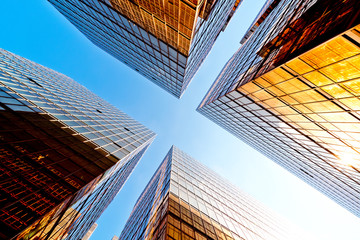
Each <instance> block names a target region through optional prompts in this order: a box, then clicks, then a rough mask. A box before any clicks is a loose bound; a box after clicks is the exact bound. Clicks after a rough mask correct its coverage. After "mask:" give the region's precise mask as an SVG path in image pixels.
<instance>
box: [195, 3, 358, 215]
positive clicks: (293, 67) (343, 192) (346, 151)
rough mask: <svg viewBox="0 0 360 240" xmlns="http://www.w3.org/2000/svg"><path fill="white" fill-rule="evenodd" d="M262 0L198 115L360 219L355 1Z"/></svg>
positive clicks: (205, 98) (356, 12) (356, 7)
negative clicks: (263, 9) (235, 50)
mask: <svg viewBox="0 0 360 240" xmlns="http://www.w3.org/2000/svg"><path fill="white" fill-rule="evenodd" d="M265 4H266V6H268V9H267V10H266V11H262V14H261V15H259V16H258V17H257V19H255V21H254V24H253V26H251V27H250V28H249V31H248V33H247V34H245V36H244V38H243V39H242V43H243V45H242V46H241V47H240V48H239V50H238V51H237V52H236V53H235V54H234V55H233V56H232V58H231V59H230V60H229V61H228V62H227V63H226V65H225V66H224V68H223V69H222V71H221V73H220V74H219V75H218V77H217V79H216V81H215V82H214V84H213V85H212V87H211V88H210V90H209V91H208V93H207V94H206V96H205V97H204V99H203V100H202V102H201V103H200V105H199V107H198V109H197V111H198V112H200V113H201V114H203V115H204V116H206V117H207V118H209V119H211V120H212V121H214V122H215V123H217V124H218V125H220V126H221V127H223V128H224V129H226V130H227V131H229V132H230V133H232V134H234V135H235V136H237V137H238V138H240V139H241V140H243V141H244V142H245V143H247V144H248V145H250V146H252V147H253V148H255V149H256V150H258V151H259V152H261V153H263V154H264V155H265V156H267V157H269V158H270V159H272V160H273V161H275V162H276V163H278V164H280V165H281V166H283V167H284V168H285V169H287V170H289V171H290V172H292V173H293V174H295V175H296V176H298V177H299V178H301V179H303V180H304V181H305V182H307V183H309V184H310V185H311V186H313V187H315V188H316V189H318V190H319V191H321V192H322V193H324V194H325V195H327V196H328V197H330V198H331V199H333V200H334V201H335V202H337V203H338V204H340V205H341V206H343V207H344V208H346V209H347V210H349V211H350V212H352V213H353V214H355V215H356V216H358V217H360V141H359V139H360V130H359V129H360V115H359V112H358V110H360V99H359V96H360V87H359V86H360V84H359V78H360V68H359V66H360V62H359V58H360V25H359V24H360V17H359V15H360V2H359V1H355V0H347V1H341V2H339V1H335V0H326V1H316V0H303V1H286V0H273V1H267V2H266V3H265ZM340 13H341V14H340ZM295 30H296V31H295Z"/></svg>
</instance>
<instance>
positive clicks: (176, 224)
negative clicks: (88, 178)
mask: <svg viewBox="0 0 360 240" xmlns="http://www.w3.org/2000/svg"><path fill="white" fill-rule="evenodd" d="M120 239H122V240H141V239H179V240H181V239H183V240H188V239H189V240H190V239H197V240H206V239H223V240H225V239H227V240H231V239H234V240H250V239H263V240H274V239H277V240H280V239H283V240H289V239H291V240H296V239H311V238H310V237H309V236H306V235H305V234H303V233H301V232H300V231H299V230H297V229H296V228H295V227H293V226H292V225H290V224H288V223H287V221H285V220H284V219H282V218H280V217H279V216H277V215H276V214H275V213H273V212H272V211H270V210H268V209H266V208H265V207H264V206H262V205H261V204H260V203H258V202H257V201H256V200H254V199H253V198H251V197H249V196H248V195H246V194H245V193H243V192H241V191H240V190H239V189H237V188H236V187H235V186H234V185H232V184H231V183H229V182H228V181H227V180H225V179H224V178H222V177H220V176H219V175H218V174H216V173H215V172H213V171H212V170H210V169H209V168H207V167H206V166H204V165H202V164H201V163H199V162H198V161H196V160H195V159H193V158H192V157H190V156H189V155H187V154H186V153H184V152H182V151H181V150H179V149H178V148H176V147H174V146H173V147H172V148H171V149H170V151H169V152H168V154H167V155H166V156H165V158H164V160H163V162H162V163H161V164H160V166H159V168H158V169H157V171H156V172H155V174H154V175H153V177H152V178H151V180H150V182H149V183H148V185H147V186H146V188H145V190H144V191H143V193H142V194H141V196H140V197H139V199H138V200H137V202H136V204H135V206H134V209H133V211H132V213H131V215H130V218H129V219H128V221H127V222H126V225H125V228H124V230H123V231H122V233H121V235H120Z"/></svg>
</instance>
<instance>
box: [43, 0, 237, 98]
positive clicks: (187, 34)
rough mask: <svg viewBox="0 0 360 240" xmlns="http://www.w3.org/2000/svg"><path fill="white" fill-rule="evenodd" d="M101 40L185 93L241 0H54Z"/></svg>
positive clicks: (92, 37)
mask: <svg viewBox="0 0 360 240" xmlns="http://www.w3.org/2000/svg"><path fill="white" fill-rule="evenodd" d="M49 2H50V3H51V4H53V5H54V6H55V7H56V9H58V10H59V12H60V13H62V14H63V15H64V16H65V17H66V18H67V19H68V20H69V21H70V22H71V23H72V24H74V25H75V26H76V27H77V28H78V29H79V31H81V32H82V33H83V34H84V35H85V36H86V37H87V38H88V39H89V40H90V41H92V42H93V43H94V44H95V45H97V46H98V47H100V48H101V49H103V50H105V51H106V52H108V53H109V54H111V55H112V56H114V57H115V58H117V59H119V60H120V61H122V62H123V63H125V64H127V65H128V66H129V67H131V68H132V69H134V70H135V71H138V72H139V73H140V74H142V75H143V76H145V77H146V78H148V79H149V80H151V81H152V82H154V83H155V84H157V85H158V86H160V87H162V88H163V89H165V90H166V91H168V92H169V93H171V94H172V95H174V96H176V97H178V98H180V97H181V95H182V94H183V92H184V91H185V90H186V88H187V86H188V84H189V83H190V81H191V79H192V78H193V77H194V75H195V73H196V71H197V70H198V69H199V67H200V65H201V63H202V62H203V61H204V59H205V58H206V56H207V55H208V53H209V52H210V50H211V48H212V46H213V45H214V43H215V40H216V39H217V37H218V35H219V34H220V32H221V31H222V30H224V29H225V27H226V25H227V24H228V22H229V21H230V19H231V17H232V16H233V14H234V12H235V10H236V9H237V7H238V5H239V4H240V2H241V0H205V1H198V0H175V1H174V0H166V1H162V0H161V1H160V0H150V1H149V0H134V1H133V0H86V1H83V0H49Z"/></svg>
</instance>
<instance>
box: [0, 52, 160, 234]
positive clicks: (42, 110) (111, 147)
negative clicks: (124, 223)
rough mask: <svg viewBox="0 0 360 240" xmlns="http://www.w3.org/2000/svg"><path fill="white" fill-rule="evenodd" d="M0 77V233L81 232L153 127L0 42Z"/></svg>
mask: <svg viewBox="0 0 360 240" xmlns="http://www.w3.org/2000/svg"><path fill="white" fill-rule="evenodd" d="M0 80H1V81H0V159H1V161H0V172H1V174H0V176H1V181H0V196H1V197H0V199H1V206H0V229H2V231H1V232H0V239H29V240H30V239H33V240H35V239H65V238H67V239H81V238H82V237H83V236H84V235H85V234H86V233H87V232H88V230H89V229H90V227H91V226H93V225H94V222H95V221H96V219H97V218H98V217H99V216H100V214H101V213H102V212H103V211H104V210H105V208H106V207H107V206H108V205H109V203H110V202H111V201H112V199H113V198H114V197H115V195H116V194H117V193H118V192H119V190H120V189H121V187H122V186H123V184H124V183H125V181H126V180H127V178H128V177H129V175H130V174H131V172H132V170H133V169H134V167H135V166H136V164H137V163H138V162H139V160H140V158H141V157H142V155H143V154H144V152H145V151H146V149H147V148H148V146H149V145H150V144H151V142H152V141H153V139H154V137H155V133H154V132H152V131H151V130H149V129H148V128H146V127H145V126H143V125H142V124H140V123H138V122H137V121H135V120H134V119H132V118H130V117H129V116H127V115H126V114H124V113H123V112H121V111H120V110H118V109H117V108H115V107H114V106H112V105H110V104H109V103H108V102H106V101H104V100H103V99H101V98H100V97H98V96H96V95H95V94H94V93H92V92H90V91H89V90H88V89H86V88H85V87H84V86H82V85H80V84H78V83H77V82H75V81H74V80H72V79H71V78H69V77H67V76H65V75H63V74H60V73H58V72H55V71H53V70H51V69H49V68H46V67H44V66H41V65H39V64H36V63H34V62H32V61H29V60H27V59H25V58H22V57H20V56H17V55H15V54H12V53H10V52H8V51H5V50H2V49H0ZM4 229H6V230H5V231H3V230H4Z"/></svg>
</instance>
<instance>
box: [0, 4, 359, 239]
mask: <svg viewBox="0 0 360 240" xmlns="http://www.w3.org/2000/svg"><path fill="white" fill-rule="evenodd" d="M263 3H264V0H244V2H243V4H242V6H240V8H239V10H238V11H237V12H236V14H235V16H234V17H233V19H232V20H231V22H230V24H229V25H228V27H227V28H226V30H225V32H223V33H221V34H220V36H219V38H218V40H217V42H216V44H215V45H214V47H213V49H212V51H211V53H210V54H209V56H208V58H207V59H206V60H205V62H204V63H203V65H202V67H201V68H200V70H199V71H198V73H197V75H196V76H195V78H194V79H193V81H192V83H191V84H190V86H189V87H188V89H187V90H186V92H185V93H184V95H183V97H182V99H180V100H178V99H176V98H175V97H173V96H171V95H170V94H168V93H167V92H165V91H164V90H162V89H161V88H159V87H157V86H156V85H155V84H153V83H151V82H150V81H149V80H147V79H145V78H144V77H142V76H141V75H139V74H137V72H135V71H133V70H131V69H130V68H128V67H126V66H125V65H124V64H122V63H121V62H119V61H117V60H116V59H114V58H113V57H111V56H110V55H108V54H107V53H105V52H103V51H102V50H101V49H99V48H97V47H96V46H94V45H93V44H92V43H91V42H90V41H89V40H87V39H86V38H85V37H84V36H83V35H82V34H81V33H80V32H79V31H77V30H76V28H75V27H73V26H72V25H71V24H70V23H69V22H68V21H67V20H66V19H65V18H64V17H63V16H62V15H61V14H60V13H58V12H57V11H56V10H55V8H53V7H52V6H51V5H50V4H49V3H48V2H47V1H45V0H31V1H29V0H16V1H15V0H2V1H1V9H2V11H1V12H2V14H1V15H0V19H1V21H0V29H1V37H0V47H1V48H3V49H6V50H8V51H11V52H13V53H15V54H18V55H20V56H23V57H25V58H28V59H30V60H32V61H35V62H37V63H40V64H42V65H44V66H47V67H49V68H52V69H54V70H56V71H58V72H61V73H63V74H65V75H68V76H69V77H71V78H73V79H74V80H76V81H78V82H79V83H81V84H83V85H85V86H86V87H87V88H89V89H90V90H91V91H93V92H94V93H96V94H98V95H99V96H101V97H102V98H104V99H105V100H107V101H109V102H110V103H112V104H113V105H115V106H117V107H118V108H119V109H120V110H122V111H124V112H126V113H127V114H129V115H130V116H132V117H133V118H135V119H136V120H138V121H140V122H141V123H143V124H144V125H146V126H147V127H149V128H151V129H152V130H153V131H155V132H156V133H157V138H156V139H155V141H154V142H153V144H152V145H151V146H150V148H149V150H148V151H147V152H146V154H145V156H144V157H143V158H142V160H141V161H140V163H139V165H138V166H137V168H136V169H135V171H134V172H133V174H132V175H131V176H130V178H129V180H128V181H127V183H126V184H125V186H124V187H123V189H122V190H121V192H120V193H119V194H118V196H117V197H116V199H115V200H114V201H113V203H112V204H111V205H110V206H109V207H108V209H107V210H106V211H105V212H104V214H103V215H102V217H101V218H100V219H99V220H98V221H97V223H98V224H99V226H98V228H97V229H96V230H95V232H94V234H93V236H92V237H91V240H102V239H109V240H110V239H111V237H112V236H113V235H119V234H120V232H121V230H122V228H123V226H124V224H125V222H126V220H127V218H128V216H129V214H130V212H131V210H132V207H133V205H134V204H135V201H136V199H137V198H138V196H139V195H140V193H141V192H142V190H143V188H144V187H145V185H146V184H147V182H148V181H149V179H150V178H151V176H152V174H153V173H154V171H155V170H156V168H157V167H158V165H159V163H160V162H161V161H162V159H163V158H164V156H165V155H166V153H167V152H168V150H169V149H170V147H171V145H173V144H174V145H176V146H178V147H179V148H180V149H182V150H183V151H185V152H187V153H188V154H190V155H191V156H193V157H194V158H195V159H197V160H199V161H201V162H203V163H204V164H206V165H207V166H209V167H210V168H212V169H214V170H215V171H216V172H218V173H219V174H220V175H222V176H224V177H226V178H227V179H229V180H230V181H231V182H233V183H234V184H236V185H237V186H238V187H239V188H240V189H242V190H244V191H246V192H248V193H249V194H250V195H252V196H254V197H255V198H257V199H258V200H259V201H261V202H263V203H264V204H265V205H266V206H268V207H270V208H272V209H273V210H275V211H276V212H278V213H280V214H281V215H283V216H285V217H286V218H288V219H289V220H290V221H291V222H293V223H295V224H296V225H298V226H299V227H300V228H302V229H304V230H305V231H308V232H309V233H311V234H313V235H314V236H317V237H318V239H326V240H335V239H336V240H339V239H341V240H342V239H346V240H355V239H356V240H358V239H359V236H360V219H359V218H357V217H355V216H353V215H352V214H351V213H349V212H347V211H346V210H345V209H343V208H341V207H340V206H338V205H337V204H335V203H334V202H332V201H331V200H330V199H328V198H327V197H325V196H324V195H322V194H321V193H319V192H317V191H316V190H315V189H313V188H311V187H310V186H308V185H307V184H306V183H304V182H302V181H301V180H299V179H297V178H296V177H295V176H293V175H292V174H290V173H288V172H287V171H286V170H284V169H282V168H281V167H280V166H278V165H276V164H275V163H273V162H272V161H271V160H269V159H267V158H266V157H264V156H262V155H261V154H260V153H258V152H256V151H255V150H253V149H252V148H250V147H248V146H247V145H246V144H244V143H242V142H241V141H240V140H238V139H237V138H235V137H233V136H232V135H231V134H230V133H228V132H226V131H225V130H223V129H222V128H220V127H219V126H217V125H215V124H214V123H212V122H211V121H210V120H208V119H206V118H205V117H203V116H202V115H200V114H199V113H197V112H196V111H195V109H196V107H197V106H198V104H199V103H200V101H201V99H202V98H203V96H204V95H205V93H206V92H207V90H208V89H209V87H210V85H211V84H212V82H213V81H214V80H215V78H216V76H217V74H218V73H219V72H220V70H221V68H222V67H223V65H224V64H225V62H226V61H227V60H228V59H229V58H230V57H231V55H232V54H233V53H234V52H235V51H236V50H237V49H238V48H239V46H240V44H239V41H240V39H241V37H242V35H243V34H244V32H245V31H246V29H247V28H248V26H249V24H250V23H251V22H252V20H253V18H254V17H255V15H256V14H257V12H258V11H259V10H260V8H261V6H262V4H263Z"/></svg>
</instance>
